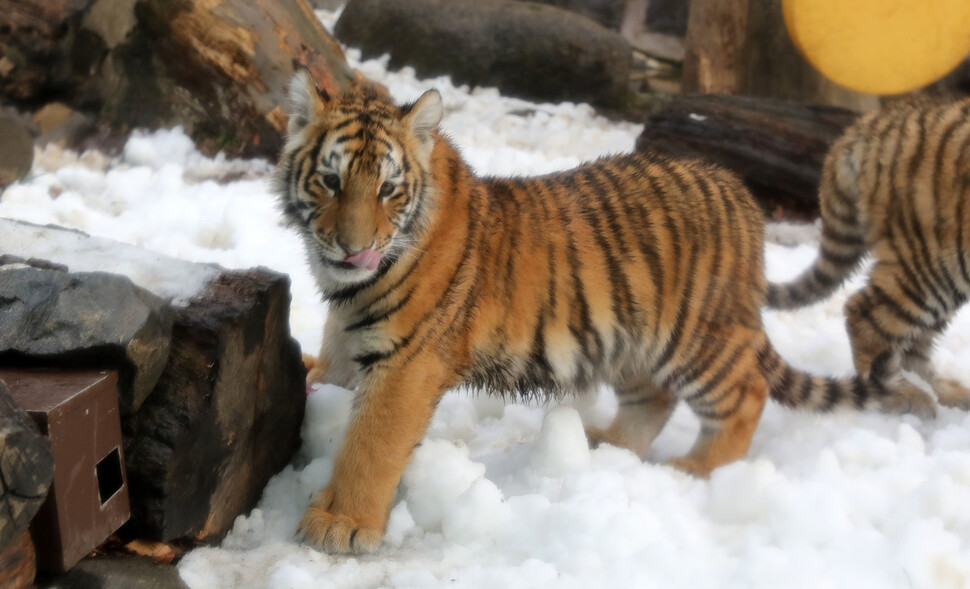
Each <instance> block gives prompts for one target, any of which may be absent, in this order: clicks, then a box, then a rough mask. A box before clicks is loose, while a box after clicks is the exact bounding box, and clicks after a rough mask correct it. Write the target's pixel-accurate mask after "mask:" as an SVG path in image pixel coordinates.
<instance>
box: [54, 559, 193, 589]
mask: <svg viewBox="0 0 970 589" xmlns="http://www.w3.org/2000/svg"><path fill="white" fill-rule="evenodd" d="M41 586H43V587H47V588H49V589H187V587H188V585H186V584H185V583H184V582H183V581H182V579H181V577H179V573H178V570H177V569H176V568H175V567H174V566H173V565H170V564H155V563H154V562H152V561H151V560H148V559H146V558H138V557H133V556H112V557H104V556H98V557H91V558H87V559H85V560H82V561H81V562H79V563H77V564H76V565H74V568H72V569H71V570H70V571H68V572H67V573H65V574H64V575H62V576H60V577H58V578H56V579H52V580H50V581H48V582H47V583H42V584H41Z"/></svg>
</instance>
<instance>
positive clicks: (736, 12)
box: [683, 0, 749, 94]
mask: <svg viewBox="0 0 970 589" xmlns="http://www.w3.org/2000/svg"><path fill="white" fill-rule="evenodd" d="M748 1H749V0H691V3H690V12H689V13H688V16H687V40H686V42H687V51H686V54H685V56H684V74H683V76H684V77H683V89H684V92H700V93H705V94H707V93H722V94H737V93H738V91H739V90H740V86H739V83H740V79H741V67H742V49H743V47H744V37H745V34H746V30H747V20H748Z"/></svg>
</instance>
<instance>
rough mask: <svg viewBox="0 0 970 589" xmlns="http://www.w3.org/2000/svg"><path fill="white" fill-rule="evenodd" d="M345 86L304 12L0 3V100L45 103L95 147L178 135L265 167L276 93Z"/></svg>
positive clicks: (280, 97) (279, 3)
mask: <svg viewBox="0 0 970 589" xmlns="http://www.w3.org/2000/svg"><path fill="white" fill-rule="evenodd" d="M298 67H306V68H308V69H309V70H310V71H311V73H312V74H313V76H314V79H315V80H316V81H317V83H318V84H319V85H320V86H321V87H322V88H324V89H326V90H327V91H329V92H331V93H339V92H340V91H341V90H344V89H346V88H347V87H349V86H350V85H351V84H352V83H354V80H355V78H354V74H353V72H352V71H351V70H350V68H349V67H348V66H347V64H346V61H345V60H344V56H343V53H342V51H341V49H340V47H339V45H337V43H336V41H334V40H333V39H332V38H331V37H330V36H329V35H328V34H327V32H326V31H325V30H324V29H323V27H322V25H321V24H320V22H319V21H318V20H317V18H316V16H315V15H314V14H313V10H312V9H311V7H310V5H309V4H307V2H306V0H255V1H250V0H179V1H178V2H171V1H169V0H137V1H136V0H0V100H5V101H8V102H12V103H13V104H15V105H16V106H18V107H19V108H20V109H22V110H31V111H33V110H37V109H39V108H41V107H43V106H44V105H45V104H48V103H51V102H58V101H59V102H63V103H65V104H66V105H67V106H69V107H71V108H73V109H75V110H78V111H80V112H82V113H86V114H89V115H91V116H92V117H94V118H95V119H96V124H97V129H98V133H99V134H100V136H101V139H102V142H103V140H104V139H111V138H114V139H117V142H119V143H120V141H121V140H122V139H123V138H124V137H125V136H126V135H127V133H128V132H129V131H130V130H131V129H133V128H136V127H143V128H148V129H156V128H164V127H172V126H175V125H181V126H182V127H183V128H184V129H185V131H186V133H187V134H188V135H189V136H191V137H193V138H194V139H195V140H196V142H197V143H198V144H199V146H200V147H201V148H202V149H203V150H204V151H206V152H208V153H214V152H217V151H219V150H223V151H225V152H227V154H229V155H244V156H265V157H275V156H276V155H277V153H278V151H279V149H280V147H281V146H282V137H283V133H284V132H285V128H286V116H285V114H284V111H285V109H286V85H287V82H288V80H289V78H290V76H291V75H292V74H293V72H294V71H295V69H296V68H298Z"/></svg>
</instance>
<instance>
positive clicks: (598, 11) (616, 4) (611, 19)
mask: <svg viewBox="0 0 970 589" xmlns="http://www.w3.org/2000/svg"><path fill="white" fill-rule="evenodd" d="M525 1H529V0H525ZM534 1H535V2H538V3H539V4H549V5H550V6H558V7H559V8H562V9H563V10H568V11H569V12H575V13H576V14H579V15H582V16H585V17H586V18H588V19H590V20H594V21H596V22H598V23H599V24H601V25H602V26H604V27H606V28H608V29H617V28H619V26H620V20H621V19H622V18H623V5H624V4H625V2H624V0H534Z"/></svg>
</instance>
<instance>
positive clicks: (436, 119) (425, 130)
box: [402, 90, 444, 146]
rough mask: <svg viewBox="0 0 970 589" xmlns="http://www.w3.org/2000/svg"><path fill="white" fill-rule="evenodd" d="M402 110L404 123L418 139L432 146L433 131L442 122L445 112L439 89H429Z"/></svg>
mask: <svg viewBox="0 0 970 589" xmlns="http://www.w3.org/2000/svg"><path fill="white" fill-rule="evenodd" d="M402 110H403V112H404V117H403V119H402V121H403V122H404V124H405V125H406V126H407V127H408V128H410V129H411V132H412V133H414V136H415V137H416V138H417V139H418V141H420V142H421V143H422V144H426V145H428V146H430V145H431V144H432V133H433V132H434V130H435V127H437V126H438V123H440V122H441V116H442V114H443V113H444V107H443V106H442V104H441V94H438V91H437V90H428V91H427V92H425V93H424V94H422V95H421V97H420V98H418V100H417V102H415V103H414V104H412V105H409V106H405V107H404V108H403V109H402Z"/></svg>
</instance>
